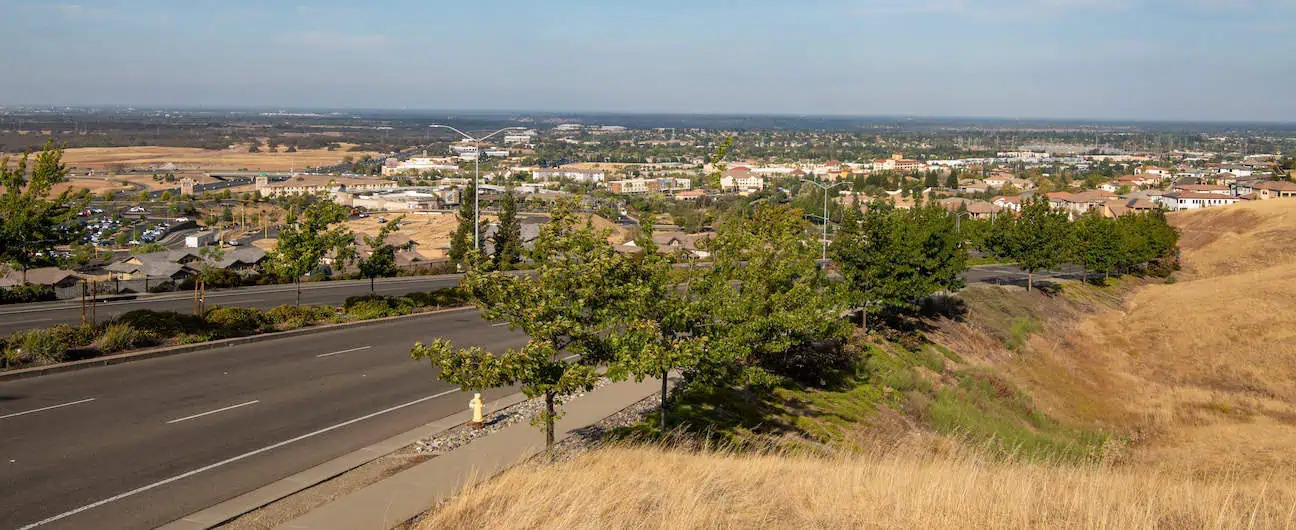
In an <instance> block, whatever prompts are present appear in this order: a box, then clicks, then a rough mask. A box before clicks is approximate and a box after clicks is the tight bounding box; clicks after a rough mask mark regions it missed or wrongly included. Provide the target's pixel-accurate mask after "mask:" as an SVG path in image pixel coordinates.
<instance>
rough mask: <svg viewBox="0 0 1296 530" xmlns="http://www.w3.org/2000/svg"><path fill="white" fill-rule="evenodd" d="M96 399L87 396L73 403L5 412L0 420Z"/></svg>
mask: <svg viewBox="0 0 1296 530" xmlns="http://www.w3.org/2000/svg"><path fill="white" fill-rule="evenodd" d="M94 400H95V398H85V399H83V400H81V401H73V402H71V403H63V404H61V405H51V406H48V407H44V408H39V409H32V410H24V411H22V412H15V413H12V414H5V415H4V416H0V420H3V419H5V418H12V417H15V416H22V415H24V414H31V413H33V412H42V411H46V410H53V409H61V408H63V407H71V406H72V405H80V404H82V403H89V402H91V401H94Z"/></svg>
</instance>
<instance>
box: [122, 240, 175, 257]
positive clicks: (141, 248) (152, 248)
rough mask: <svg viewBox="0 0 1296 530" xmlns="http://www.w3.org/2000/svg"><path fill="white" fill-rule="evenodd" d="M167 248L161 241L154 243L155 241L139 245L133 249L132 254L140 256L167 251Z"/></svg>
mask: <svg viewBox="0 0 1296 530" xmlns="http://www.w3.org/2000/svg"><path fill="white" fill-rule="evenodd" d="M166 249H167V248H166V247H164V246H162V245H161V244H160V243H154V242H149V243H142V244H140V245H137V246H136V247H135V248H132V249H131V255H133V256H138V255H140V254H152V253H154V252H165V251H166Z"/></svg>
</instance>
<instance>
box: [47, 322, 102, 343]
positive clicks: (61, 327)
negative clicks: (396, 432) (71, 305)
mask: <svg viewBox="0 0 1296 530" xmlns="http://www.w3.org/2000/svg"><path fill="white" fill-rule="evenodd" d="M49 332H50V333H51V334H53V335H54V336H55V337H57V338H58V340H59V342H61V343H63V344H65V345H67V347H68V349H75V348H84V347H86V346H89V345H90V344H91V343H93V342H94V340H95V328H94V326H69V325H67V324H57V325H54V326H51V327H50V328H49Z"/></svg>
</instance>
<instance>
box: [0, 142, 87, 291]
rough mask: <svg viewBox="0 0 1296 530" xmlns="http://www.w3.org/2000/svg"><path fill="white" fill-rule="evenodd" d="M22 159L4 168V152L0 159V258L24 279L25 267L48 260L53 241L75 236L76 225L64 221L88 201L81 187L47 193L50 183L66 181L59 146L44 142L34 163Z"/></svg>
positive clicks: (58, 242) (27, 157) (51, 189)
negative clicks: (14, 268)
mask: <svg viewBox="0 0 1296 530" xmlns="http://www.w3.org/2000/svg"><path fill="white" fill-rule="evenodd" d="M28 159H29V155H27V154H24V155H23V156H22V158H20V159H18V163H17V165H16V166H14V167H10V166H9V157H8V156H6V157H4V158H0V188H3V190H4V193H3V195H0V260H3V261H4V262H5V263H8V264H9V265H11V266H15V267H18V268H20V269H21V270H22V282H23V283H24V284H26V283H27V270H28V269H31V268H32V266H34V265H37V264H40V263H44V262H46V261H50V260H51V259H52V258H51V252H50V251H51V250H52V249H53V248H54V246H55V245H60V244H64V243H69V242H71V241H75V240H76V239H78V238H79V236H80V230H79V229H78V228H76V227H73V226H71V225H70V223H69V221H72V220H73V219H74V218H76V214H77V212H80V211H81V210H82V209H84V208H85V207H86V205H88V204H89V203H90V194H89V192H87V191H86V190H85V189H84V188H82V189H78V190H77V191H75V192H73V191H72V190H71V189H66V190H63V191H62V192H61V193H59V194H58V195H52V194H53V190H54V186H55V185H56V184H59V183H61V182H64V181H65V180H67V173H68V171H67V167H66V166H65V165H64V164H63V150H62V149H60V148H57V147H55V146H54V143H53V142H46V144H45V148H44V149H43V150H41V152H40V153H37V154H36V158H35V165H34V166H30V167H29V166H28Z"/></svg>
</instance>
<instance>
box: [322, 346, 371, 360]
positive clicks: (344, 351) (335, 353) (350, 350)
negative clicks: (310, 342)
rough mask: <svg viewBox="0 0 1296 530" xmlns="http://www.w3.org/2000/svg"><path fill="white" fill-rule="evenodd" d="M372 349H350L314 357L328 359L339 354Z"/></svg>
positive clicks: (364, 347)
mask: <svg viewBox="0 0 1296 530" xmlns="http://www.w3.org/2000/svg"><path fill="white" fill-rule="evenodd" d="M372 347H373V346H361V347H359V348H351V349H349V350H342V351H335V352H333V353H321V354H319V355H316V357H330V356H333V355H337V354H340V353H351V352H353V351H360V350H367V349H369V348H372Z"/></svg>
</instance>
